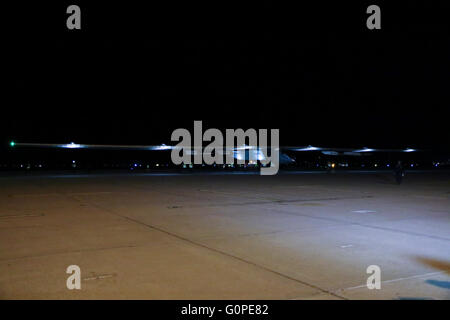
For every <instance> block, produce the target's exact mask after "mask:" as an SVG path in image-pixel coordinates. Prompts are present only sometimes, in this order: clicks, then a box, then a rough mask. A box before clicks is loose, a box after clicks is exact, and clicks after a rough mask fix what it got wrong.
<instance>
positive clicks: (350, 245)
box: [340, 244, 353, 248]
mask: <svg viewBox="0 0 450 320" xmlns="http://www.w3.org/2000/svg"><path fill="white" fill-rule="evenodd" d="M340 247H341V248H351V247H353V245H352V244H346V245H343V246H340Z"/></svg>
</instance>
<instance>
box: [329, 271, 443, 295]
mask: <svg viewBox="0 0 450 320" xmlns="http://www.w3.org/2000/svg"><path fill="white" fill-rule="evenodd" d="M447 272H448V271H438V272H431V273H424V274H416V275H414V276H410V277H403V278H396V279H391V280H385V281H381V283H391V282H398V281H404V280H411V279H420V278H424V277H429V276H435V275H439V274H443V273H447ZM361 288H367V284H362V285H360V286H356V287H349V288H344V289H338V290H336V291H346V290H354V289H361Z"/></svg>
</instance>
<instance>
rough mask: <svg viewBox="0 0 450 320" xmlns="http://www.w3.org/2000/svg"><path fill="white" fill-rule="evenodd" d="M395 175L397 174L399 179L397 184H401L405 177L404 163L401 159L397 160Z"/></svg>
mask: <svg viewBox="0 0 450 320" xmlns="http://www.w3.org/2000/svg"><path fill="white" fill-rule="evenodd" d="M394 175H395V181H397V184H401V183H402V180H403V177H404V176H405V171H404V170H403V165H402V162H401V161H400V160H399V161H397V165H396V166H395V168H394Z"/></svg>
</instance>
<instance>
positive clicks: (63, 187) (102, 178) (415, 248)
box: [0, 173, 450, 299]
mask: <svg viewBox="0 0 450 320" xmlns="http://www.w3.org/2000/svg"><path fill="white" fill-rule="evenodd" d="M393 180H394V179H393V177H392V175H391V174H387V173H376V174H356V173H353V174H350V173H348V174H346V173H336V174H281V175H277V176H259V175H252V174H250V175H233V174H228V175H184V174H181V175H176V174H168V175H165V174H157V175H152V174H134V175H133V174H95V175H94V174H92V175H76V174H73V175H50V174H40V175H34V176H3V177H0V298H1V299H450V174H449V173H436V174H433V173H429V174H424V173H410V174H407V176H406V177H405V180H404V183H403V184H402V185H400V186H399V185H395V184H394V181H393ZM69 265H78V266H79V267H80V268H81V290H68V289H67V287H66V280H67V278H68V277H69V274H67V273H66V268H67V267H68V266H69ZM370 265H377V266H379V267H380V268H381V281H382V282H381V289H380V290H377V289H374V290H369V289H368V288H367V286H366V282H367V278H368V277H369V276H370V274H367V273H366V269H367V267H368V266H370Z"/></svg>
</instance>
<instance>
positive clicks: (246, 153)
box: [10, 141, 420, 164]
mask: <svg viewBox="0 0 450 320" xmlns="http://www.w3.org/2000/svg"><path fill="white" fill-rule="evenodd" d="M10 146H11V147H14V148H16V147H25V148H61V149H97V150H142V151H145V150H147V151H168V150H174V149H175V150H176V149H181V147H179V146H168V145H165V144H161V145H109V144H78V143H74V142H71V143H66V144H57V143H24V142H14V141H11V142H10ZM278 149H279V151H280V152H279V158H280V159H279V160H280V164H289V163H294V162H295V160H294V159H292V158H291V157H289V156H288V155H287V154H286V153H283V151H292V152H320V153H322V154H324V155H328V156H342V155H343V156H363V155H368V154H371V153H376V152H386V153H403V152H418V151H420V150H419V149H412V148H406V149H374V148H367V147H364V148H359V149H358V148H323V147H314V146H311V145H309V146H280V147H279V148H278ZM223 152H224V154H230V153H232V154H233V157H234V158H235V159H237V160H248V159H257V160H263V159H265V156H264V153H263V152H262V150H261V148H260V147H255V146H247V145H243V146H237V147H231V148H223ZM192 154H195V151H192Z"/></svg>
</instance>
